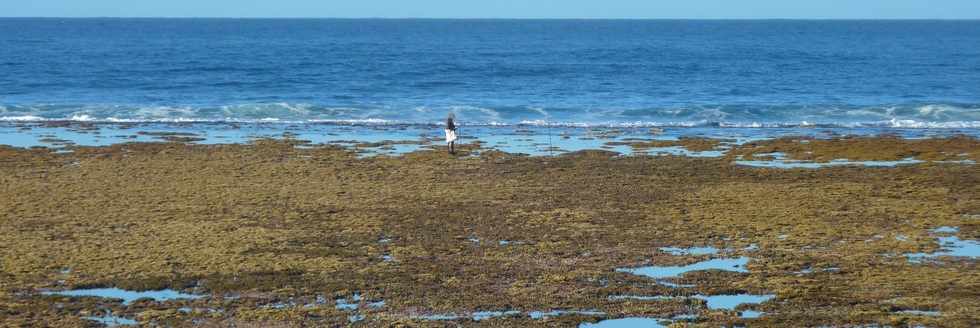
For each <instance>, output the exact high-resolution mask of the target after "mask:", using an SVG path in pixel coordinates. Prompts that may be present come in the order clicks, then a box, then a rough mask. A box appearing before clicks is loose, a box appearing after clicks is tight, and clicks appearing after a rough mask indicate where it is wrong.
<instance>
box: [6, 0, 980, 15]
mask: <svg viewBox="0 0 980 328" xmlns="http://www.w3.org/2000/svg"><path fill="white" fill-rule="evenodd" d="M0 16H2V17H10V16H31V17H389V18H401V17H426V18H815V19H820V18H831V19H854V18H870V19H894V18H939V19H980V0H342V1H341V0H2V1H0Z"/></svg>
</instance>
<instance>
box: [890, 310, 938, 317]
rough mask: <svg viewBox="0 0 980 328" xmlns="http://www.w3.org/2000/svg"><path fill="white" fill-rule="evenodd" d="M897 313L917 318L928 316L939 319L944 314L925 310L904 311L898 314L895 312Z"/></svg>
mask: <svg viewBox="0 0 980 328" xmlns="http://www.w3.org/2000/svg"><path fill="white" fill-rule="evenodd" d="M895 313H901V314H909V315H917V316H926V317H938V316H941V315H942V313H941V312H939V311H923V310H904V311H898V312H895Z"/></svg>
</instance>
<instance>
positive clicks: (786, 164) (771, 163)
mask: <svg viewBox="0 0 980 328" xmlns="http://www.w3.org/2000/svg"><path fill="white" fill-rule="evenodd" d="M754 156H757V157H758V156H771V157H772V158H773V159H772V160H768V161H748V160H743V159H742V157H741V156H740V157H739V158H738V159H736V160H735V165H742V166H751V167H764V168H778V169H819V168H824V167H832V166H867V167H895V166H899V165H912V164H920V163H925V161H922V160H917V159H915V158H912V157H909V158H906V159H903V160H900V161H850V160H846V159H835V160H831V161H829V162H825V163H817V162H810V161H800V160H791V159H788V158H786V154H784V153H768V154H755V155H754Z"/></svg>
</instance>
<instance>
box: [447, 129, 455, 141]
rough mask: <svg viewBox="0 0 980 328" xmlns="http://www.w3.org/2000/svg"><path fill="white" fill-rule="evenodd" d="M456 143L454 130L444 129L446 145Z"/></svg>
mask: <svg viewBox="0 0 980 328" xmlns="http://www.w3.org/2000/svg"><path fill="white" fill-rule="evenodd" d="M453 141H456V130H449V129H446V143H450V142H453Z"/></svg>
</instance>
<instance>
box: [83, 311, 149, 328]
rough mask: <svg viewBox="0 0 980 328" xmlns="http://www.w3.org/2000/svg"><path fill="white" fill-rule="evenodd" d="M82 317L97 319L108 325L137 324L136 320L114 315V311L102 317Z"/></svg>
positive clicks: (91, 319) (96, 320)
mask: <svg viewBox="0 0 980 328" xmlns="http://www.w3.org/2000/svg"><path fill="white" fill-rule="evenodd" d="M82 319H85V320H90V321H95V322H98V323H101V324H103V325H105V326H106V327H119V326H135V325H137V323H136V320H133V319H126V318H123V317H117V316H114V315H112V312H109V313H108V314H106V315H104V316H101V317H82Z"/></svg>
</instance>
